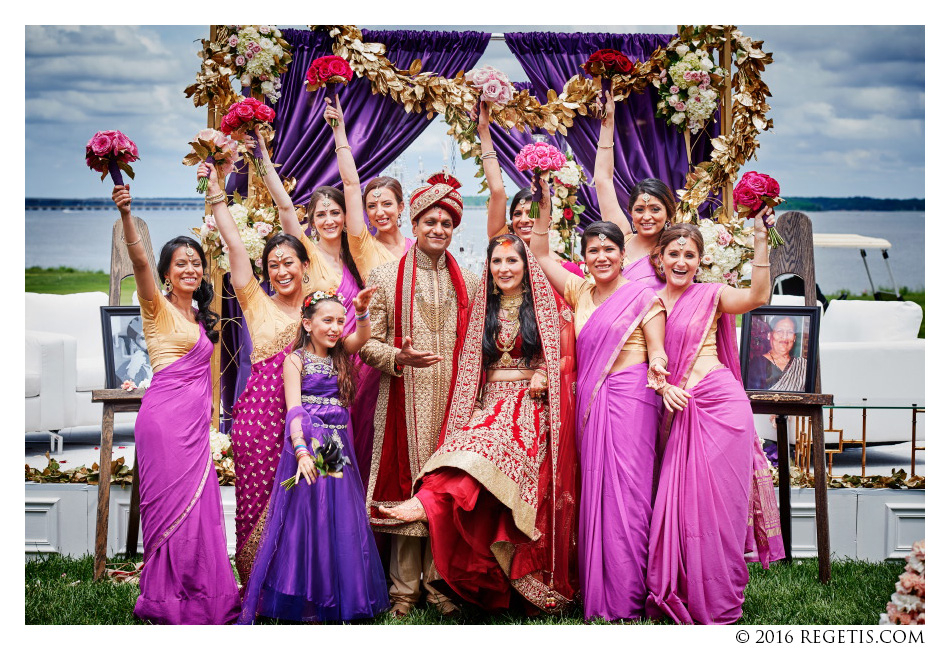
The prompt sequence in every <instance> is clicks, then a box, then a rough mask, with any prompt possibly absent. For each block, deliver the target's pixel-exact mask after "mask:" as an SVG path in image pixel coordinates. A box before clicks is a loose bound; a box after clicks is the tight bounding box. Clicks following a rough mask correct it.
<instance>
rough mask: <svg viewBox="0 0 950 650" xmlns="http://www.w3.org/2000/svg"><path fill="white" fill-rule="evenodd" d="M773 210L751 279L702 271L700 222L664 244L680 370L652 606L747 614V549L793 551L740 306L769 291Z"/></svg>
mask: <svg viewBox="0 0 950 650" xmlns="http://www.w3.org/2000/svg"><path fill="white" fill-rule="evenodd" d="M767 210H770V208H763V210H762V212H760V213H759V214H758V215H756V217H755V255H754V258H753V262H752V267H753V268H752V286H751V288H750V289H736V288H734V287H728V286H725V285H722V284H694V283H693V278H694V276H695V274H696V269H697V268H698V266H699V261H700V259H702V255H703V238H702V235H701V234H700V233H699V229H698V228H697V227H696V226H694V225H692V224H677V225H675V226H673V227H672V228H670V230H668V231H667V232H665V233H664V234H663V235H662V236H661V237H660V242H659V246H658V249H659V253H658V255H659V263H658V265H659V267H660V268H661V269H662V271H663V274H664V276H665V277H666V285H665V286H664V288H663V289H661V290H660V292H659V295H660V297H661V298H662V299H663V301H664V303H665V304H666V307H667V314H668V315H667V322H666V351H667V352H668V353H669V355H670V357H669V359H670V361H669V371H670V375H669V383H668V384H667V386H666V387H664V388H663V389H662V394H663V403H664V406H665V407H666V408H665V410H664V412H663V420H662V423H661V429H660V445H659V447H660V455H661V458H662V464H661V465H660V470H659V483H658V486H657V492H656V500H655V502H654V505H653V521H652V522H651V525H650V558H649V563H648V568H647V586H648V588H649V590H650V597H649V600H648V602H647V612H648V613H649V614H650V616H653V617H659V616H664V615H665V616H669V617H670V618H672V619H673V620H674V621H676V622H677V623H701V624H727V623H734V622H736V621H737V620H738V619H739V618H740V617H741V616H742V602H743V592H744V590H745V587H746V584H748V581H749V572H748V568H747V567H746V553H752V556H751V557H752V559H757V560H758V561H760V562H761V563H762V566H763V567H768V565H769V563H770V562H773V561H775V560H778V559H780V558H782V557H784V550H783V548H782V536H781V527H780V523H779V516H778V511H777V508H776V506H775V492H774V488H773V487H772V475H771V472H770V471H769V465H768V461H767V460H766V458H765V454H764V453H763V451H762V446H761V443H760V442H759V439H758V436H757V435H756V433H755V426H754V425H753V421H752V409H751V407H750V405H749V399H748V397H746V393H745V390H744V389H743V387H742V380H741V374H740V368H739V353H738V349H737V347H736V337H735V319H734V316H733V314H737V313H744V312H747V311H749V310H750V309H754V308H755V307H758V306H759V305H763V304H765V302H766V301H767V300H768V297H769V270H768V266H769V264H768V245H767V244H766V227H765V222H764V221H763V219H764V218H765V213H766V211H767ZM769 221H771V219H769Z"/></svg>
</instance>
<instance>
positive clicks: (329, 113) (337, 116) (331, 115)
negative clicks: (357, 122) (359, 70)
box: [323, 95, 346, 130]
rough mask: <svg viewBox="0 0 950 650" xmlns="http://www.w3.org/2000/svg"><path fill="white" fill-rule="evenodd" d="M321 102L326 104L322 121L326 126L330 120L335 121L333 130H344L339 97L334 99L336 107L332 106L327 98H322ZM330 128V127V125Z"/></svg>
mask: <svg viewBox="0 0 950 650" xmlns="http://www.w3.org/2000/svg"><path fill="white" fill-rule="evenodd" d="M323 101H325V102H326V103H327V107H326V108H325V109H323V119H325V120H326V121H327V124H330V120H336V122H337V124H336V126H333V127H332V128H333V129H344V130H345V129H346V123H345V122H344V121H343V107H341V106H340V96H339V95H337V97H336V106H334V105H333V101H332V100H331V99H330V98H329V97H324V98H323ZM331 126H332V125H331Z"/></svg>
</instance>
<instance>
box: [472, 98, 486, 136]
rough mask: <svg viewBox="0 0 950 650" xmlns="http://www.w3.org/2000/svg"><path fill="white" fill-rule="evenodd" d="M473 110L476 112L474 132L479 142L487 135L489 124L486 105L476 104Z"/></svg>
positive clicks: (482, 103)
mask: <svg viewBox="0 0 950 650" xmlns="http://www.w3.org/2000/svg"><path fill="white" fill-rule="evenodd" d="M475 110H476V111H478V127H477V128H476V130H477V131H478V138H479V140H484V139H485V136H486V135H488V124H489V120H488V114H489V109H488V103H487V102H478V105H477V106H476V108H475Z"/></svg>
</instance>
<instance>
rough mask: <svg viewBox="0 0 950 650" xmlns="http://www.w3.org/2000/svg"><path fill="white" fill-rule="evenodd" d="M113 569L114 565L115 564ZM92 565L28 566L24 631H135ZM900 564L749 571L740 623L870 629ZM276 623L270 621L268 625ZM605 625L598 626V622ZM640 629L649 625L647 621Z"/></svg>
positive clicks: (515, 620)
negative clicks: (827, 574) (826, 577)
mask: <svg viewBox="0 0 950 650" xmlns="http://www.w3.org/2000/svg"><path fill="white" fill-rule="evenodd" d="M113 561H114V562H118V561H119V559H118V558H116V559H114V560H113ZM92 563H93V560H92V557H91V556H86V557H83V558H81V559H78V560H76V559H71V558H64V557H62V556H59V555H54V556H50V557H47V558H45V559H42V560H33V561H30V562H27V563H26V569H25V574H26V623H27V624H28V625H48V624H52V625H56V624H59V625H77V624H80V625H83V624H85V625H134V624H141V623H142V621H139V620H138V619H136V618H135V617H134V616H133V615H132V609H133V607H134V606H135V599H136V598H137V597H138V594H139V588H138V586H137V585H130V584H113V583H110V582H98V583H97V582H93V581H92ZM903 569H904V563H903V562H897V561H894V562H858V561H835V562H833V563H832V567H831V581H830V582H829V583H828V584H826V585H823V584H821V583H819V582H818V561H817V560H816V559H809V560H799V561H795V562H792V563H789V564H775V565H772V567H771V568H770V569H769V570H768V571H764V570H762V569H761V568H760V567H759V565H758V564H755V565H751V567H750V580H749V586H748V588H747V589H746V602H745V606H744V615H743V617H742V619H741V620H740V621H739V623H740V624H746V625H874V624H876V623H877V622H878V616H879V614H880V613H881V612H883V611H884V606H885V605H886V604H887V602H888V600H890V597H891V594H892V593H893V592H894V583H895V582H896V581H897V577H898V576H899V575H900V574H901V572H902V571H903ZM266 622H269V623H274V622H275V621H266ZM599 622H601V623H603V621H599ZM367 623H369V624H378V625H392V624H395V625H401V624H409V625H413V624H415V625H433V624H440V623H451V624H475V625H507V624H524V625H564V624H566V625H576V624H580V623H583V614H582V611H581V608H580V606H579V605H576V606H574V607H573V608H571V609H570V610H568V611H566V612H564V613H562V614H559V615H555V616H535V617H527V616H525V615H524V614H522V613H520V612H516V611H514V610H513V611H510V612H505V613H500V614H487V613H485V612H482V611H481V610H479V609H478V608H476V607H473V606H465V607H463V609H462V615H461V616H459V617H457V618H453V619H451V620H446V619H443V618H442V616H441V615H440V614H438V613H437V612H436V611H435V610H434V609H431V608H421V609H417V610H414V611H413V612H411V613H410V615H409V616H407V617H405V618H403V619H399V620H398V621H396V620H394V619H392V618H390V617H389V616H387V615H385V614H383V615H380V616H378V617H377V618H376V619H374V620H372V621H367ZM642 624H652V622H650V621H646V622H643V623H642Z"/></svg>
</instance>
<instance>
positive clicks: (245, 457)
mask: <svg viewBox="0 0 950 650" xmlns="http://www.w3.org/2000/svg"><path fill="white" fill-rule="evenodd" d="M263 155H264V164H265V168H266V169H267V174H266V175H265V176H264V183H265V184H266V185H267V188H268V191H269V192H270V193H271V196H272V197H273V199H274V203H275V205H276V206H277V212H278V215H279V218H280V224H281V228H282V230H283V232H282V233H280V234H278V235H275V236H273V237H272V238H271V239H270V240H269V241H268V242H267V244H266V245H265V246H264V250H263V253H262V254H261V257H262V262H261V264H262V266H263V268H264V271H265V272H266V274H267V279H268V280H269V282H270V286H271V288H272V289H273V290H274V292H275V293H274V295H273V296H269V295H267V293H265V292H264V289H263V288H262V287H261V285H260V284H259V282H258V280H257V278H256V277H255V275H254V272H253V270H252V267H251V262H250V259H249V257H248V254H247V248H246V247H245V245H244V242H243V240H242V239H241V234H240V230H239V229H238V226H237V224H236V223H235V220H234V217H233V215H232V214H231V211H230V209H229V208H228V204H227V201H226V197H225V196H224V194H223V192H221V190H220V189H219V186H220V184H219V180H218V178H217V175H216V174H212V175H211V177H209V179H208V194H209V197H212V198H209V199H208V200H209V202H210V203H211V209H212V213H213V215H214V220H215V227H216V228H217V229H218V231H219V232H220V235H221V238H222V240H223V241H224V242H225V243H226V244H227V245H228V248H229V254H228V261H229V263H230V266H231V284H232V286H233V287H234V290H235V295H236V296H237V300H238V303H239V304H240V306H241V313H242V316H243V318H244V320H245V322H246V323H247V327H248V330H249V332H250V335H251V343H252V345H253V349H252V351H251V364H252V366H251V376H250V377H249V378H248V381H247V385H246V387H245V389H244V392H243V393H242V394H241V395H240V397H238V399H237V400H236V401H235V402H234V407H233V410H232V416H233V418H234V426H233V427H232V430H231V440H232V446H233V449H234V465H235V475H236V481H235V497H236V500H237V506H236V510H235V533H236V537H237V551H236V553H235V564H236V565H237V569H238V575H239V576H240V578H241V583H242V584H244V583H246V582H247V579H248V576H249V575H250V572H251V565H252V563H253V561H254V556H255V554H256V552H257V545H258V542H259V541H260V537H261V532H262V531H263V529H264V521H265V518H266V514H267V503H268V501H269V499H270V495H271V489H272V487H273V483H274V472H275V471H276V469H277V463H278V461H279V460H280V450H281V446H282V440H283V434H284V419H285V416H286V413H287V407H286V402H285V399H284V382H283V376H282V368H283V362H284V358H286V356H287V354H288V353H289V352H290V350H291V347H290V344H291V343H292V342H293V339H294V337H295V336H296V334H297V328H298V326H299V324H300V305H301V304H303V297H304V296H305V295H307V294H309V293H313V292H314V291H328V292H329V291H336V292H338V293H339V294H341V297H343V302H344V305H345V306H347V307H349V305H350V301H352V299H353V296H355V295H356V294H357V292H358V291H359V282H360V281H359V279H358V277H359V276H358V274H355V273H354V272H355V268H356V267H355V266H354V264H353V260H352V258H350V256H349V253H348V252H347V246H346V239H345V235H344V234H343V211H342V207H341V205H340V203H341V202H342V197H341V195H340V191H339V190H336V189H334V188H332V187H319V188H317V189H316V190H315V191H314V193H313V195H312V196H311V199H310V203H309V205H308V207H307V214H308V217H309V221H310V226H311V228H312V229H313V231H314V232H315V234H316V235H317V237H318V238H319V241H318V242H316V243H315V242H314V241H312V240H311V239H310V238H309V237H308V236H307V235H306V233H304V231H303V228H301V226H300V222H299V221H298V219H297V212H296V209H295V208H294V205H293V202H292V201H291V199H290V196H288V194H287V192H286V190H285V189H284V186H283V184H282V183H281V180H280V177H279V176H278V175H277V172H276V171H274V166H273V165H272V164H271V163H270V157H269V156H268V154H267V153H266V150H265V151H264V153H263ZM198 175H199V176H207V175H208V168H207V166H206V165H204V164H201V165H199V166H198ZM351 269H352V270H351ZM350 312H351V313H352V310H350ZM354 327H355V324H354V322H353V319H352V317H348V319H347V324H346V328H345V332H346V333H349V332H351V331H352V330H353V328H354Z"/></svg>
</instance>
